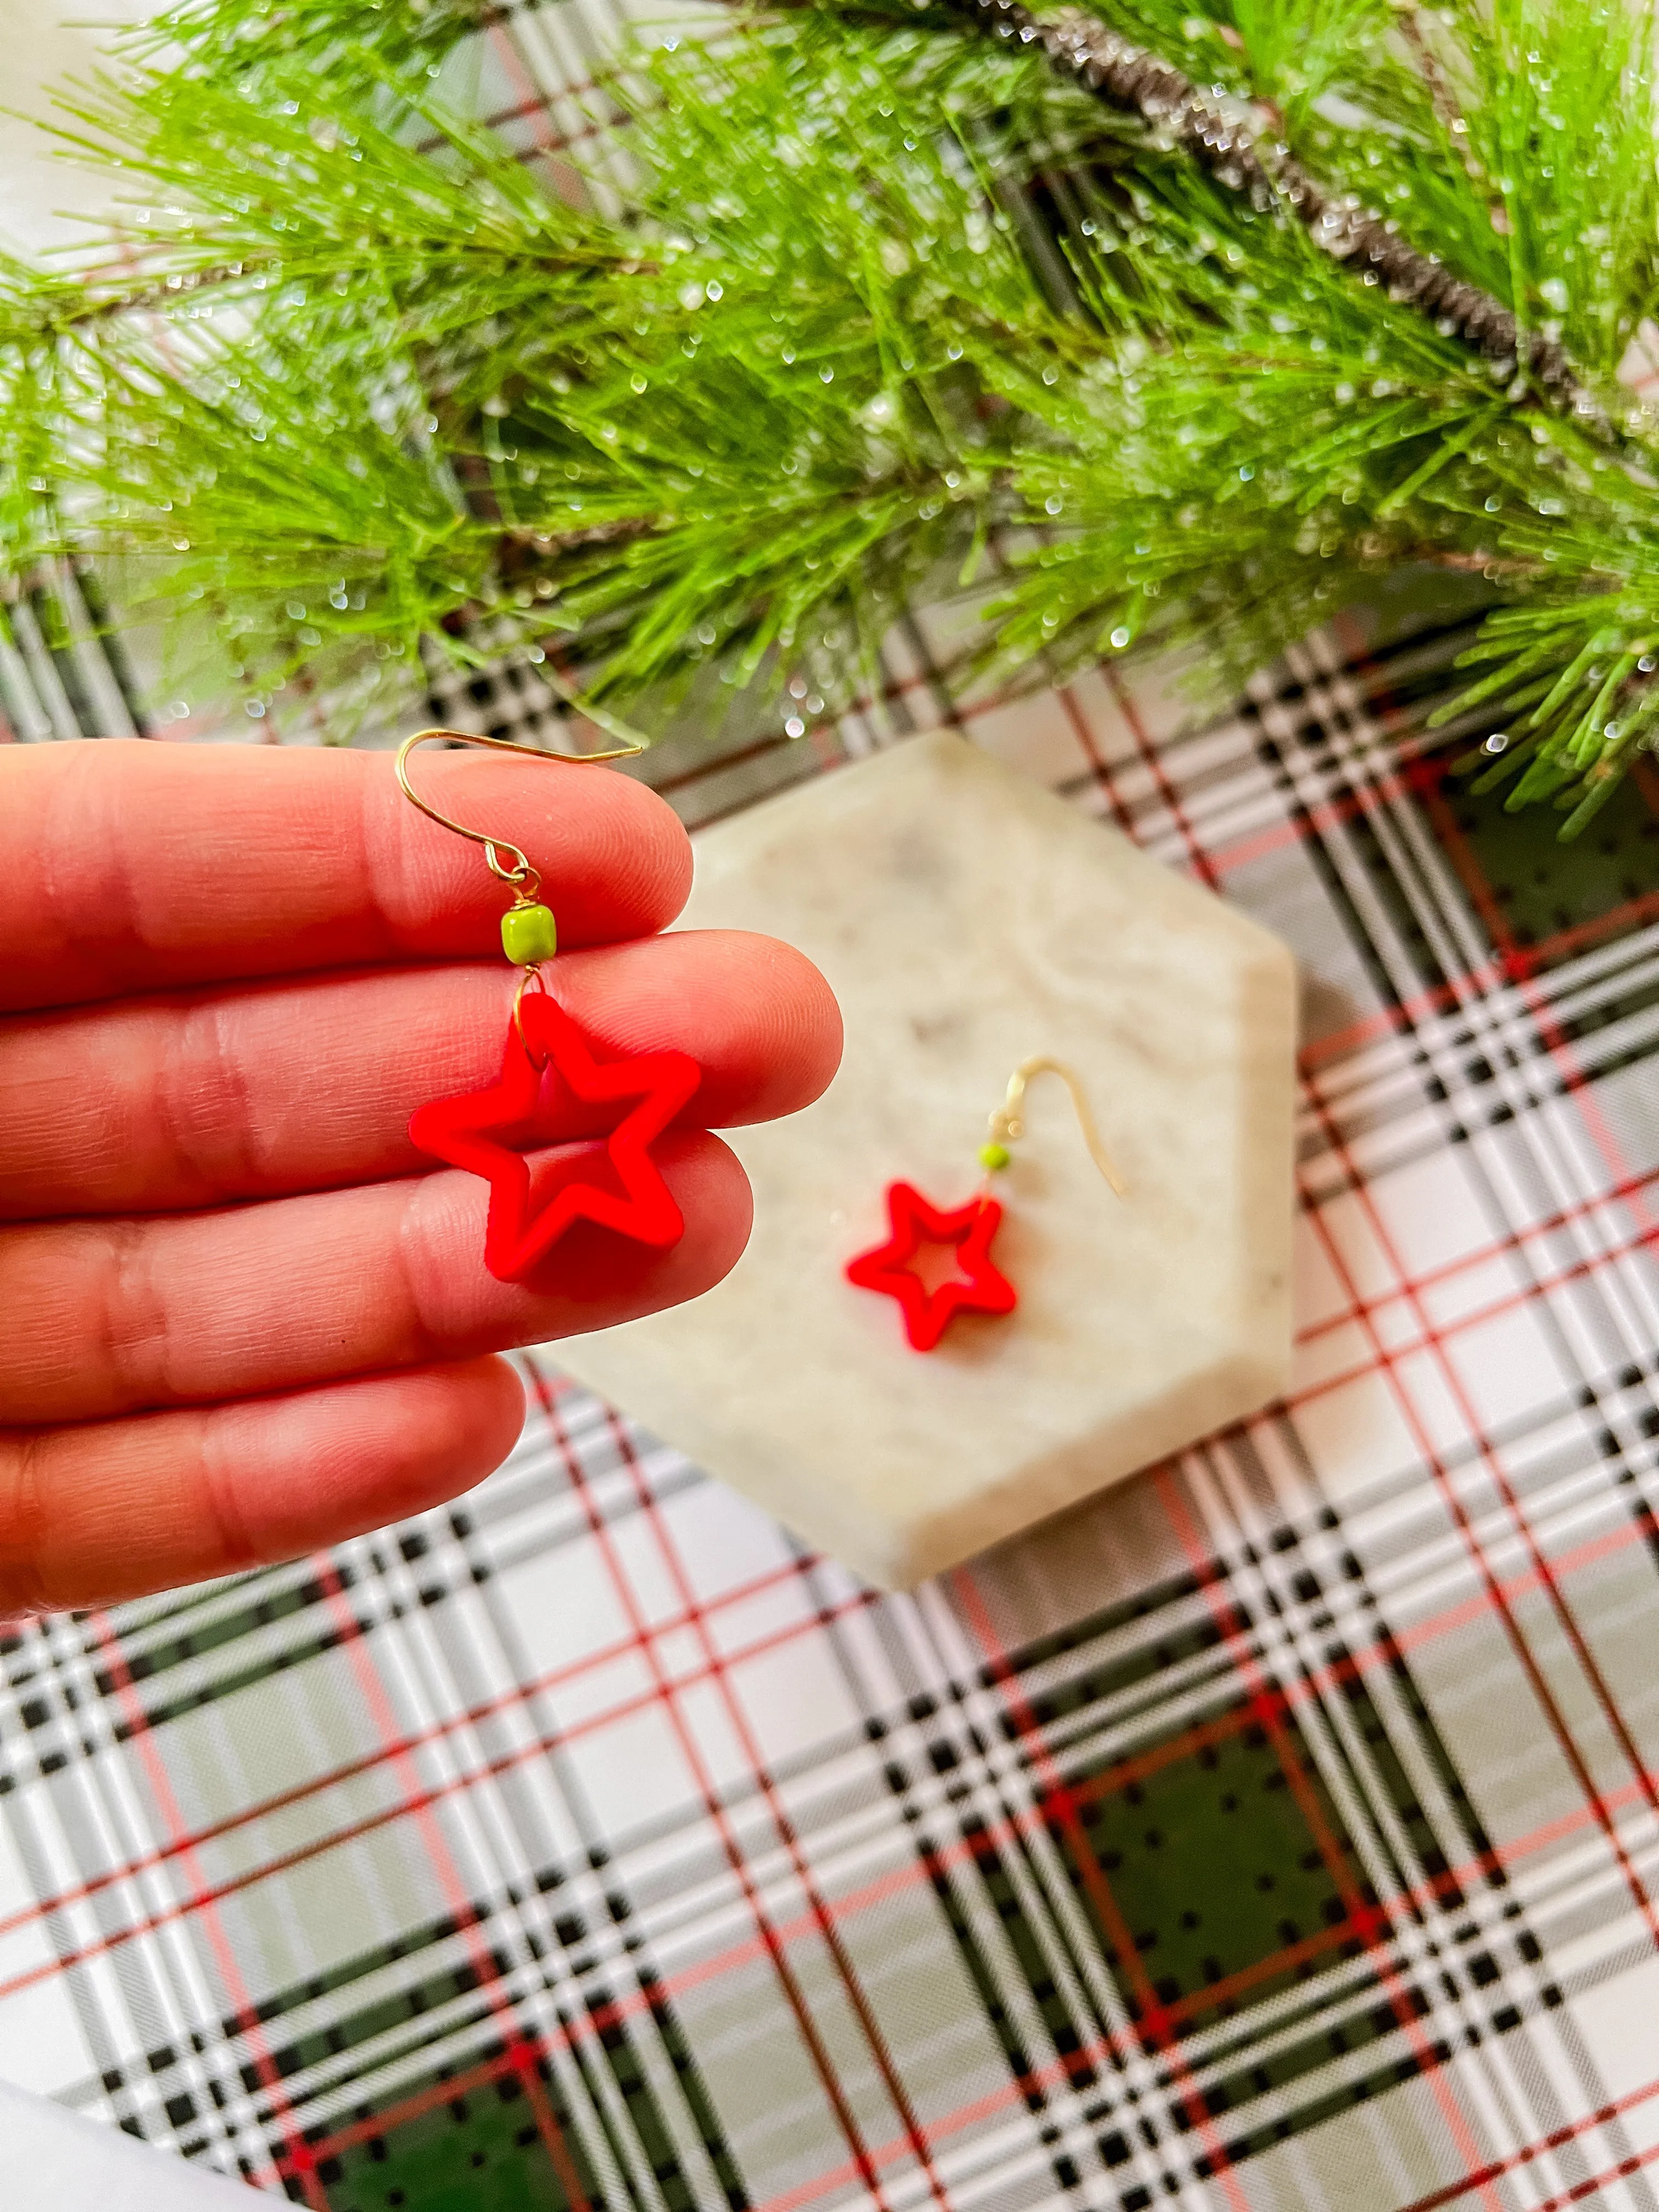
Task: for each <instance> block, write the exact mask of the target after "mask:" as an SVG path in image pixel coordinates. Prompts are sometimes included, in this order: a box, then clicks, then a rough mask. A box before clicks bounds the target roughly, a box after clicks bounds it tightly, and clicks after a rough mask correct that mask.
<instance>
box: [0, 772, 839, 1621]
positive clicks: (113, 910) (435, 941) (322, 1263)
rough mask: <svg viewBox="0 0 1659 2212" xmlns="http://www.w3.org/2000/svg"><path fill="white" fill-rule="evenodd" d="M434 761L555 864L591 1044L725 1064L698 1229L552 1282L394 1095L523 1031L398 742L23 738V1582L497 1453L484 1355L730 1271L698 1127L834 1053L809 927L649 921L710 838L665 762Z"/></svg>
mask: <svg viewBox="0 0 1659 2212" xmlns="http://www.w3.org/2000/svg"><path fill="white" fill-rule="evenodd" d="M421 787H422V793H423V795H428V796H430V798H431V799H432V800H433V802H434V804H435V805H438V806H440V807H441V808H442V809H443V810H444V811H446V812H447V813H451V814H455V815H458V816H459V817H460V818H461V819H462V820H464V821H465V822H467V823H477V825H478V826H479V827H481V828H497V827H498V828H499V829H500V831H501V836H502V837H503V838H509V839H511V840H512V841H513V843H515V844H517V845H519V846H521V847H522V848H524V850H525V851H526V853H528V854H529V855H530V857H531V859H532V862H533V863H534V864H535V866H537V867H538V868H539V870H540V871H541V872H542V876H543V879H544V896H545V897H546V898H547V900H548V902H549V903H550V904H551V905H552V906H553V908H554V909H555V911H556V914H557V916H558V922H559V933H560V940H561V945H562V948H564V947H568V948H571V949H569V950H564V949H562V950H561V951H560V954H559V957H558V958H557V960H556V962H555V963H553V965H552V966H551V967H550V969H548V970H547V971H546V975H547V978H548V981H549V982H550V985H551V987H552V988H553V990H554V992H555V994H556V996H557V997H558V998H559V999H560V1000H562V1002H563V1004H564V1005H565V1006H567V1007H568V1010H569V1011H570V1012H572V1013H573V1014H574V1016H575V1017H576V1018H577V1019H578V1020H579V1021H580V1022H581V1023H582V1024H583V1025H584V1027H585V1028H586V1030H588V1031H589V1033H590V1034H591V1035H592V1036H593V1037H594V1038H595V1039H596V1041H597V1042H599V1045H600V1046H601V1047H602V1048H610V1049H611V1050H612V1051H614V1052H617V1053H634V1052H647V1051H653V1050H657V1049H660V1048H664V1047H667V1046H675V1047H678V1048H680V1049H681V1050H683V1051H685V1052H689V1053H690V1054H692V1056H693V1057H694V1058H695V1059H696V1061H697V1063H698V1065H699V1066H700V1067H701V1068H702V1086H701V1088H700V1090H699V1091H698V1093H697V1095H696V1098H695V1099H694V1100H693V1101H692V1103H691V1105H690V1108H689V1109H687V1115H686V1116H685V1119H684V1126H681V1127H678V1128H676V1129H675V1130H672V1131H671V1132H670V1133H669V1135H668V1136H667V1137H666V1138H665V1139H664V1140H663V1141H662V1142H661V1143H660V1144H659V1146H657V1148H656V1150H657V1156H658V1158H659V1161H660V1164H661V1165H662V1169H663V1172H664V1175H665V1178H666V1180H667V1182H668V1184H669V1187H670V1188H671V1190H672V1192H673V1194H674V1196H675V1198H676V1200H678V1203H679V1206H680V1207H681V1209H682V1211H683V1212H684V1216H685V1221H686V1231H685V1235H684V1238H683V1239H682V1241H681V1242H680V1243H678V1244H677V1245H676V1246H675V1247H674V1248H673V1249H671V1250H670V1251H668V1252H665V1253H662V1252H653V1251H648V1250H646V1249H643V1248H641V1247H640V1246H638V1245H635V1244H630V1243H626V1242H624V1241H623V1240H622V1239H621V1238H619V1237H614V1236H611V1235H608V1234H607V1233H606V1232H605V1231H600V1230H598V1229H595V1228H592V1226H591V1225H580V1226H579V1227H578V1228H576V1229H575V1230H574V1231H571V1232H570V1234H569V1235H568V1236H567V1237H564V1238H563V1239H562V1241H561V1243H559V1244H558V1245H557V1246H556V1248H555V1249H554V1250H553V1252H552V1253H551V1254H550V1255H549V1257H548V1259H547V1261H546V1262H545V1263H544V1266H543V1267H542V1269H541V1270H540V1271H539V1273H538V1275H537V1276H536V1278H535V1279H533V1281H532V1283H531V1284H529V1285H516V1284H504V1283H498V1282H497V1281H495V1279H494V1278H493V1277H492V1276H490V1275H489V1274H488V1273H486V1272H485V1270H484V1266H483V1237H484V1217H485V1211H486V1207H487V1204H488V1200H489V1192H488V1190H487V1188H486V1187H485V1186H484V1185H483V1183H482V1182H479V1181H478V1180H477V1178H476V1177H473V1176H466V1175H462V1174H459V1173H456V1172H453V1171H452V1170H443V1169H438V1168H435V1167H434V1165H433V1164H431V1163H430V1162H428V1161H426V1160H424V1159H423V1158H422V1156H421V1155H420V1154H419V1153H417V1152H416V1151H415V1150H414V1148H413V1147H412V1146H410V1143H409V1140H408V1137H407V1134H406V1124H407V1122H408V1120H409V1116H410V1113H411V1111H412V1110H413V1109H414V1108H415V1107H416V1106H417V1105H420V1104H422V1103H423V1102H424V1101H426V1100H428V1099H431V1098H438V1097H447V1096H449V1095H451V1094H453V1093H454V1092H457V1091H467V1090H474V1089H477V1088H479V1087H481V1086H482V1085H484V1084H486V1083H487V1082H489V1080H490V1079H492V1078H493V1077H494V1076H495V1073H497V1071H498V1069H499V1066H500V1062H501V1045H502V1039H503V1036H504V1035H505V1032H506V1024H507V1016H508V1010H509V1008H510V1006H511V1004H512V988H513V972H512V971H511V970H510V969H507V968H506V966H505V964H504V963H503V962H502V960H501V953H500V938H499V933H498V930H499V921H500V915H501V907H502V904H503V895H502V892H501V886H500V885H499V884H496V883H495V881H494V879H493V878H491V877H490V876H489V873H488V872H486V870H485V869H484V867H483V865H482V863H481V861H480V859H479V856H478V852H477V848H476V847H474V846H471V845H468V844H465V843H464V842H462V841H461V840H460V839H459V838H457V837H453V836H447V835H446V834H445V832H444V831H442V830H441V829H437V828H435V826H433V825H432V824H431V823H428V822H426V821H424V820H423V819H422V817H420V816H419V815H418V814H417V813H416V811H415V809H414V808H413V807H411V806H410V805H409V804H408V803H407V801H406V800H404V798H403V797H402V796H401V794H400V793H399V792H398V788H397V786H396V784H395V782H394V781H393V778H392V763H391V761H390V759H389V758H387V757H385V756H383V755H372V754H364V753H353V752H344V751H310V750H305V751H301V750H292V751H284V750H272V749H267V748H262V747H256V746H171V745H162V744H143V743H137V742H118V741H109V742H103V743H96V744H47V745H40V746H21V745H19V746H9V747H5V748H0V955H3V958H0V1616H3V1615H4V1614H6V1613H18V1612H21V1611H29V1610H37V1611H38V1610H42V1609H45V1608H48V1607H66V1606H85V1605H90V1604H94V1603H100V1602H103V1601H107V1600H111V1599H114V1598H117V1597H121V1596H127V1595H134V1594H136V1593H137V1592H140V1591H143V1590H148V1589H159V1588H162V1587H166V1586H169V1585H172V1584H175V1583H185V1582H191V1581H195V1580H198V1579H201V1578H203V1577H210V1576H214V1575H222V1574H228V1573H230V1572H232V1571H236V1570H239V1569H242V1568H246V1567H248V1566H251V1565H255V1564H257V1563H259V1562H262V1561H267V1560H273V1559H284V1558H290V1557H293V1556H295V1555H296V1554H299V1553H303V1552H306V1551H308V1550H310V1549H312V1548H313V1547H316V1546H319V1545H323V1544H326V1543H329V1542H331V1541H337V1539H339V1538H341V1537H343V1536H345V1535H348V1534H352V1533H354V1532H356V1531H357V1530H359V1529H362V1528H373V1527H377V1526H379V1525H380V1524H381V1523H383V1522H387V1521H392V1520H396V1519H398V1518H399V1517H401V1516H404V1515H406V1514H410V1513H414V1512H418V1511H420V1510H422V1509H424V1508H425V1507H427V1506H429V1505H433V1504H437V1503H439V1502H440V1501H441V1500H442V1499H443V1498H448V1497H451V1496H453V1494H454V1493H455V1492H458V1491H460V1490H464V1489H465V1488H466V1487H468V1486H469V1485H471V1484H472V1483H475V1482H477V1481H478V1480H480V1479H481V1478H482V1477H483V1475H485V1474H488V1473H489V1471H490V1469H491V1468H494V1467H495V1466H496V1465H497V1464H498V1463H499V1462H501V1459H502V1458H504V1457H505V1455H507V1452H508V1451H509V1450H510V1449H511V1448H512V1446H513V1443H514V1441H515V1440H516V1438H517V1437H518V1433H519V1429H520V1424H521V1422H522V1419H523V1413H524V1403H523V1394H522V1391H521V1389H520V1383H519V1381H518V1378H517V1376H515V1374H514V1373H513V1370H512V1369H511V1368H510V1367H509V1366H508V1365H507V1364H506V1363H505V1362H504V1361H502V1360H501V1359H499V1358H494V1357H492V1356H491V1355H493V1354H494V1353H495V1352H499V1351H501V1349H503V1348H504V1347H506V1346H511V1345H517V1344H526V1343H530V1342H532V1341H536V1340H540V1339H543V1338H547V1337H556V1336H558V1335H561V1334H570V1333H572V1332H574V1331H578V1330H586V1329H593V1328H605V1327H608V1326H609V1325H610V1324H611V1323H612V1322H619V1321H623V1320H626V1319H628V1318H629V1316H634V1315H636V1314H641V1313H648V1312H651V1311H653V1310H656V1309H657V1308H659V1307H662V1306H667V1305H672V1304H676V1303H677V1302H678V1301H679V1300H681V1299H684V1298H689V1297H696V1296H697V1295H698V1293H699V1292H701V1291H705V1290H707V1289H708V1288H709V1287H710V1286H711V1285H713V1284H714V1283H715V1282H717V1281H718V1280H719V1279H720V1277H721V1276H722V1275H724V1274H725V1273H726V1271H727V1269H728V1268H730V1267H732V1264H733V1262H734V1261H736V1259H737V1258H738V1255H739V1253H740V1252H741V1251H742V1249H743V1247H744V1242H745V1240H746V1238H747V1236H748V1231H749V1221H750V1199H749V1188H748V1184H747V1182H746V1181H745V1179H744V1173H743V1170H742V1169H741V1168H740V1167H739V1166H738V1163H737V1161H736V1159H735V1158H733V1156H732V1153H731V1152H729V1151H728V1150H727V1148H726V1146H724V1145H722V1144H721V1143H720V1140H719V1139H717V1138H715V1137H713V1136H710V1135H708V1134H707V1133H706V1131H707V1128H708V1126H709V1125H731V1124H735V1123H738V1122H743V1121H762V1120H765V1119H768V1118H769V1117H771V1116H773V1115H779V1114H785V1113H790V1112H793V1110H794V1109H797V1108H799V1107H801V1106H804V1105H805V1104H807V1103H809V1102H810V1101H811V1099H813V1098H814V1097H817V1094H818V1092H819V1091H821V1090H822V1089H823V1086H824V1085H825V1084H826V1083H827V1082H828V1081H829V1077H830V1075H831V1074H832V1073H834V1070H835V1066H836V1059H837V1056H838V1054H839V1049H840V1034H841V1030H840V1020H839V1017H838V1015H837V1012H836V1006H835V1001H834V1000H833V999H832V998H831V996H830V994H829V988H828V987H827V985H826V984H825V983H824V982H823V979H822V977H820V976H819V975H818V974H817V970H816V969H814V968H812V967H811V965H810V964H809V963H807V962H806V961H805V959H804V958H802V957H800V955H799V954H798V953H795V952H793V951H790V950H789V949H788V948H787V946H785V945H777V944H775V943H773V942H772V941H771V940H769V939H764V938H757V937H751V936H746V935H740V934H736V933H720V932H707V933H690V932H688V933H677V934H673V935H670V936H659V935H657V934H656V933H657V932H658V931H659V930H661V929H663V928H664V927H665V925H666V924H667V923H668V922H670V921H672V919H673V918H674V916H675V915H676V914H677V913H678V911H679V908H680V906H681V904H682V902H684V896H685V894H686V891H687V890H688V889H689V887H690V873H691V857H690V845H689V843H688V842H687V839H686V836H685V833H684V830H683V829H681V827H680V825H679V823H678V821H677V820H676V819H675V817H674V816H673V814H672V813H671V811H670V809H669V808H668V807H667V806H666V805H665V804H664V803H663V801H662V800H661V799H658V798H657V797H656V796H655V795H654V794H653V793H651V792H650V791H648V790H647V789H646V788H645V787H643V786H642V785H641V784H638V783H635V782H633V781H630V780H629V779H628V778H627V777H625V776H622V775H615V774H612V773H611V772H609V771H607V770H605V769H599V768H584V769H552V768H547V767H544V766H542V765H540V764H532V763H528V762H524V761H505V760H499V759H496V758H495V757H484V756H483V755H480V754H477V753H473V754H465V753H459V752H451V753H446V754H443V755H440V756H434V757H427V758H423V759H422V786H421ZM556 1133H557V1134H558V1135H560V1136H564V1137H577V1136H580V1135H581V1134H583V1133H584V1130H583V1128H582V1127H581V1126H580V1123H579V1122H577V1121H575V1120H574V1118H573V1119H571V1120H569V1121H568V1122H566V1123H563V1124H562V1125H560V1127H559V1128H558V1130H557V1132H556Z"/></svg>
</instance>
